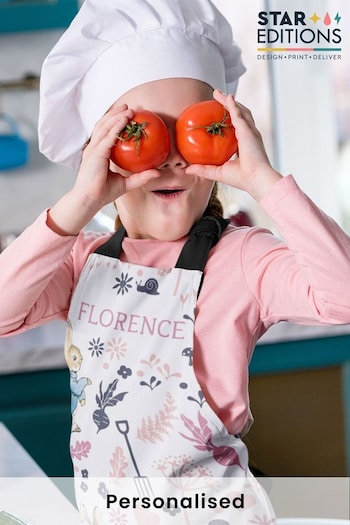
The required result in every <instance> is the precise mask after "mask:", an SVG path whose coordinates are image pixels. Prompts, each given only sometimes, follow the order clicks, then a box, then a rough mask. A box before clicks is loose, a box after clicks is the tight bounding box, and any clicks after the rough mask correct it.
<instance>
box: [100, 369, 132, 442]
mask: <svg viewBox="0 0 350 525" xmlns="http://www.w3.org/2000/svg"><path fill="white" fill-rule="evenodd" d="M118 381H119V380H118V379H114V381H112V383H110V384H109V385H108V387H107V389H106V390H105V392H102V381H101V383H100V395H98V394H96V403H97V406H98V407H99V408H98V409H96V410H95V411H94V413H93V414H92V419H93V421H94V423H95V424H96V425H97V428H98V430H97V432H99V431H100V430H103V429H105V428H107V427H108V426H109V423H110V421H109V417H108V415H107V414H106V408H107V407H113V406H115V405H116V404H117V403H119V401H123V399H124V397H125V395H126V394H127V393H128V392H120V393H119V394H117V395H114V392H115V390H116V388H117V384H118Z"/></svg>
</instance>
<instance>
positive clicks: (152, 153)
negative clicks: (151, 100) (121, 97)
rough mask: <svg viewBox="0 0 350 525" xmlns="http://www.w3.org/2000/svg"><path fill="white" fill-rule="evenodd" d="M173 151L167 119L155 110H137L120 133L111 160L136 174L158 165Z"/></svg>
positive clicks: (112, 150)
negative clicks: (171, 149)
mask: <svg viewBox="0 0 350 525" xmlns="http://www.w3.org/2000/svg"><path fill="white" fill-rule="evenodd" d="M169 151H170V136H169V132H168V128H167V127H166V125H165V123H164V121H163V120H162V119H161V118H160V117H159V116H158V115H156V114H155V113H153V112H152V111H146V110H142V111H136V112H135V114H134V117H133V119H132V120H131V121H130V122H129V123H128V124H127V125H126V127H125V128H124V129H123V131H122V132H121V133H120V135H118V137H117V140H116V143H115V145H114V146H113V147H112V149H111V160H112V161H113V162H114V163H115V164H117V166H119V167H120V168H122V169H124V170H127V171H132V172H134V173H137V172H140V171H144V170H148V169H150V168H158V167H159V166H160V165H161V164H162V163H163V162H164V161H165V160H166V158H167V156H168V155H169Z"/></svg>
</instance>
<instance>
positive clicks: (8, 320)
mask: <svg viewBox="0 0 350 525" xmlns="http://www.w3.org/2000/svg"><path fill="white" fill-rule="evenodd" d="M260 204H261V206H262V208H263V209H264V210H265V212H267V213H268V214H269V216H270V217H271V219H272V220H273V222H274V224H275V226H276V227H277V229H278V231H279V232H280V234H281V237H282V238H283V240H281V239H279V238H276V236H274V235H273V234H272V233H271V232H270V231H268V230H266V229H262V228H245V227H244V228H235V227H232V226H229V227H228V228H227V229H226V230H225V232H224V234H223V236H222V238H221V240H220V241H219V243H218V244H217V245H216V246H215V247H214V248H213V249H212V251H211V253H210V256H209V259H208V262H207V265H206V268H205V272H204V273H205V276H204V282H203V286H202V290H201V292H200V295H199V299H198V305H197V306H198V311H197V317H196V323H195V341H194V367H195V371H196V374H197V377H198V380H199V383H200V385H201V387H202V389H203V392H204V394H205V395H206V398H207V400H208V402H209V403H210V404H211V406H212V408H213V409H214V411H215V412H216V413H217V414H218V416H219V417H220V418H221V420H222V421H223V422H224V424H225V425H226V427H227V429H228V430H229V432H231V433H234V434H236V433H240V432H244V431H246V430H247V428H248V427H249V424H250V411H249V397H248V364H249V361H250V359H251V356H252V352H253V350H254V347H255V344H256V342H257V340H258V339H259V337H260V336H262V334H263V333H265V332H266V330H267V329H268V328H269V326H271V325H272V324H274V323H278V322H279V321H290V322H293V323H300V324H307V325H322V324H347V323H350V238H349V236H347V235H346V234H345V233H344V232H343V231H342V230H341V229H340V228H339V226H337V224H336V223H335V222H334V221H333V220H331V219H330V218H328V217H327V216H326V215H325V214H324V213H323V212H322V211H320V210H319V209H318V208H317V207H316V206H315V204H313V203H312V202H311V201H310V199H309V198H308V197H307V196H306V195H305V194H304V193H303V192H302V191H301V190H300V189H299V188H298V186H297V184H296V183H295V181H294V179H293V177H292V176H288V177H285V178H283V179H281V180H280V181H279V182H278V183H277V184H275V186H274V187H273V189H272V190H271V191H270V193H269V194H268V195H266V196H265V197H264V198H263V200H262V201H261V203H260ZM110 235H111V234H109V233H106V234H105V233H103V234H101V233H99V234H96V233H87V232H82V233H80V234H79V235H78V236H74V237H73V236H59V235H57V234H56V233H54V232H53V231H52V230H51V229H49V228H48V227H47V225H46V213H43V214H41V216H40V217H39V218H38V219H37V220H36V222H35V223H34V224H33V225H31V226H30V227H29V228H27V229H26V230H25V231H24V232H23V233H22V235H21V236H20V237H19V238H18V239H17V240H16V241H15V242H14V243H13V244H11V245H10V246H9V248H7V250H5V251H4V252H3V253H2V254H1V256H0V293H1V301H0V334H1V335H3V336H4V335H11V334H15V333H18V332H21V331H23V330H26V329H29V328H32V327H35V326H38V325H40V324H42V323H45V322H48V321H50V320H52V319H66V317H67V313H68V309H69V304H70V299H71V295H72V293H73V292H74V289H75V287H76V285H77V281H78V279H79V275H80V273H81V271H82V268H83V266H84V264H85V262H86V260H87V257H88V255H89V254H90V253H91V252H93V251H94V250H95V249H96V248H97V247H98V246H99V245H101V244H103V243H104V242H105V241H106V240H107V238H108V237H109V236H110ZM184 242H185V239H181V240H179V241H175V242H165V241H157V240H153V239H130V238H125V239H124V241H123V251H122V254H121V259H122V260H123V261H129V262H131V263H135V264H142V265H144V266H155V267H164V268H167V267H173V266H174V265H175V264H176V261H177V258H178V256H179V253H180V251H181V248H182V246H183V244H184ZM62 343H63V342H62ZM62 346H63V344H62Z"/></svg>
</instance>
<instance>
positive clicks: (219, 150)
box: [175, 100, 237, 166]
mask: <svg viewBox="0 0 350 525" xmlns="http://www.w3.org/2000/svg"><path fill="white" fill-rule="evenodd" d="M175 138H176V145H177V149H178V151H179V152H180V153H181V155H182V156H183V158H184V159H185V160H187V162H189V163H190V164H213V165H215V166H220V165H221V164H223V163H224V162H226V161H227V160H229V159H230V158H231V157H232V155H234V153H236V152H237V139H236V135H235V130H234V127H233V126H232V123H231V119H230V115H229V113H228V111H227V110H226V109H225V108H224V107H223V106H222V105H221V104H219V102H217V101H216V100H205V101H204V102H198V103H197V104H193V105H192V106H189V107H188V108H186V109H185V110H184V111H183V112H182V113H181V115H180V116H179V118H178V119H177V122H176V129H175Z"/></svg>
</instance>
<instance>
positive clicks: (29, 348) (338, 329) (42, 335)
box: [0, 321, 350, 374]
mask: <svg viewBox="0 0 350 525" xmlns="http://www.w3.org/2000/svg"><path fill="white" fill-rule="evenodd" d="M346 334H350V325H341V326H321V327H310V326H302V325H293V324H289V323H279V324H277V325H275V326H273V327H271V328H270V330H268V332H267V333H266V334H265V335H264V336H263V337H262V338H261V339H260V341H259V343H258V344H259V345H261V344H267V343H278V342H285V341H297V340H307V339H315V338H322V337H331V336H340V335H346ZM64 336H65V323H64V322H62V321H52V322H50V323H48V324H46V325H43V326H41V327H39V328H34V329H32V330H29V331H27V332H24V333H22V334H18V335H14V336H10V337H1V338H0V374H10V373H15V372H25V371H33V370H45V369H57V368H65V366H66V364H65V360H64V351H63V345H64Z"/></svg>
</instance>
